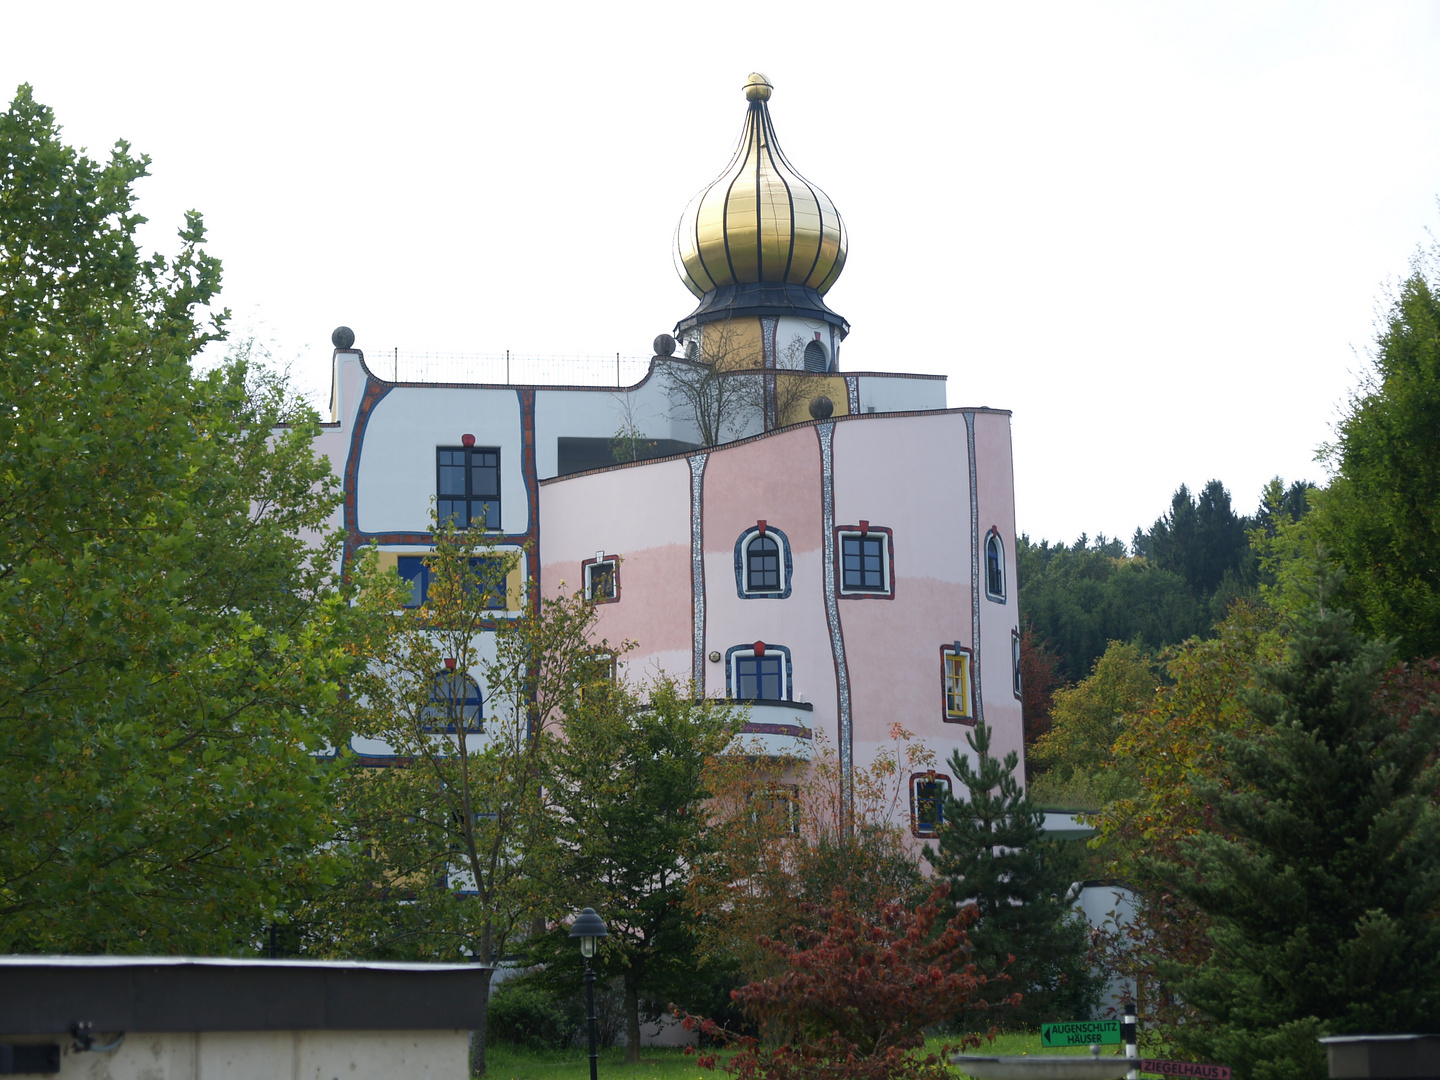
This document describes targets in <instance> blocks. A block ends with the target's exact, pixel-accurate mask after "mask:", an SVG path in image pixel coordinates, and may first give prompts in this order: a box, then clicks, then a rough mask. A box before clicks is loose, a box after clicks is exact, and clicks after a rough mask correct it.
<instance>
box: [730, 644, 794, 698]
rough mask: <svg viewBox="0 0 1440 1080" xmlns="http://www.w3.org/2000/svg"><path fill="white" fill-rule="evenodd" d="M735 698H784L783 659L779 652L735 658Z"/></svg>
mask: <svg viewBox="0 0 1440 1080" xmlns="http://www.w3.org/2000/svg"><path fill="white" fill-rule="evenodd" d="M735 696H736V697H737V698H741V699H745V700H756V701H782V700H784V698H785V657H784V655H783V654H781V653H779V652H766V653H765V654H764V655H763V656H756V655H755V654H753V653H751V654H750V655H748V656H745V655H742V656H737V657H735Z"/></svg>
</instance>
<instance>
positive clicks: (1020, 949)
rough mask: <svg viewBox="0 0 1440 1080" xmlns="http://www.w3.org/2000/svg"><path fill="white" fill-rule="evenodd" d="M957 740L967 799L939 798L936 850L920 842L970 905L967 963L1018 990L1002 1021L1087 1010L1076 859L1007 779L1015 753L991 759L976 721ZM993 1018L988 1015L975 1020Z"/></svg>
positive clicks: (1088, 977) (1090, 978) (1091, 991)
mask: <svg viewBox="0 0 1440 1080" xmlns="http://www.w3.org/2000/svg"><path fill="white" fill-rule="evenodd" d="M965 739H966V742H968V743H969V744H970V748H971V749H972V750H974V751H975V753H976V755H977V760H976V763H975V764H974V765H973V766H972V765H971V764H970V759H969V758H968V757H966V756H964V755H962V754H961V753H960V752H959V751H958V750H957V751H956V752H955V753H954V754H953V755H952V756H951V758H950V767H951V769H953V770H954V772H955V776H956V778H957V780H958V781H959V783H960V786H961V787H963V788H964V789H965V793H964V794H965V797H964V799H963V801H962V800H961V799H957V798H954V797H953V796H952V797H950V798H947V799H946V800H945V813H944V822H945V823H944V825H943V826H942V827H941V829H940V834H939V849H938V851H937V850H936V849H934V848H932V847H930V846H929V845H926V847H925V858H926V859H928V860H929V862H930V863H931V865H932V866H934V867H935V871H936V873H937V874H941V875H943V876H945V877H948V878H949V879H950V884H951V889H950V895H951V897H952V898H954V899H955V900H957V901H959V902H960V904H961V905H962V906H963V905H967V904H974V905H975V907H976V909H977V918H976V919H975V922H974V924H973V925H972V926H971V927H970V944H971V948H972V949H973V952H972V957H971V958H972V960H973V961H974V963H975V964H976V965H977V966H978V968H979V969H980V970H981V971H985V972H990V973H992V974H993V973H997V972H1000V971H1004V973H1005V974H1006V975H1008V976H1009V978H1010V982H1009V984H1008V985H1007V986H1006V992H1007V993H1009V992H1012V991H1013V992H1018V993H1019V995H1020V1000H1019V1002H1018V1003H1017V1004H1015V1005H1014V1007H1013V1008H1009V1009H1006V1010H1005V1012H1004V1013H1003V1015H1002V1016H1001V1017H1000V1020H1001V1022H1002V1023H1005V1024H1006V1025H1011V1024H1013V1025H1017V1026H1023V1027H1034V1026H1035V1025H1037V1024H1039V1023H1041V1022H1042V1021H1047V1020H1066V1019H1075V1018H1083V1017H1086V1016H1089V1015H1090V1012H1091V1010H1092V1009H1094V1008H1095V1007H1096V1005H1098V1004H1099V999H1100V984H1099V980H1098V978H1097V977H1096V976H1095V975H1094V974H1093V973H1092V972H1091V970H1090V966H1089V960H1088V952H1089V940H1088V935H1087V932H1086V927H1085V923H1084V920H1083V919H1081V917H1080V916H1079V914H1078V913H1077V912H1076V911H1075V910H1074V909H1073V908H1071V907H1070V905H1069V904H1068V903H1067V901H1066V897H1067V894H1068V893H1069V890H1070V885H1071V883H1072V881H1073V880H1074V878H1073V876H1072V873H1071V871H1072V869H1073V866H1074V858H1073V856H1072V855H1071V853H1070V852H1067V851H1066V850H1064V849H1063V848H1062V845H1061V844H1060V843H1057V842H1056V841H1052V840H1046V839H1045V838H1044V835H1043V832H1042V826H1043V824H1044V821H1045V815H1044V814H1043V813H1041V812H1040V811H1038V810H1036V809H1035V808H1034V807H1033V806H1032V805H1031V804H1030V801H1029V800H1028V799H1027V798H1026V796H1025V793H1024V792H1023V791H1022V790H1021V787H1020V783H1019V781H1018V780H1017V779H1016V777H1015V770H1016V768H1017V767H1018V765H1019V755H1018V754H1016V753H1015V751H1013V750H1012V751H1011V752H1010V753H1008V754H1007V755H1005V758H1004V760H1003V761H1001V760H999V759H997V758H995V757H993V756H992V755H991V753H990V728H989V725H987V724H985V723H984V722H983V721H981V722H980V723H979V724H978V725H977V726H976V728H975V730H974V731H973V732H971V733H969V734H967V735H966V737H965ZM991 1022H992V1019H991V1018H989V1017H986V1018H984V1019H983V1021H981V1022H980V1024H979V1026H980V1027H981V1028H985V1027H988V1026H989V1024H990V1023H991Z"/></svg>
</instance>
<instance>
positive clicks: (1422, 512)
mask: <svg viewBox="0 0 1440 1080" xmlns="http://www.w3.org/2000/svg"><path fill="white" fill-rule="evenodd" d="M1373 360H1374V365H1375V366H1374V370H1373V372H1372V373H1371V374H1370V376H1369V378H1367V380H1366V381H1365V383H1364V384H1363V385H1362V387H1361V389H1360V392H1359V393H1357V394H1356V395H1355V397H1354V398H1353V399H1352V400H1351V402H1350V408H1349V411H1348V413H1347V415H1346V416H1345V418H1344V419H1343V420H1342V421H1341V422H1340V425H1339V430H1338V432H1337V434H1338V438H1337V439H1336V442H1335V444H1334V445H1333V446H1331V447H1329V448H1328V450H1327V457H1328V461H1329V463H1330V465H1331V466H1332V467H1333V468H1334V469H1335V477H1334V479H1333V480H1332V482H1331V484H1330V486H1329V487H1328V488H1326V489H1324V490H1323V491H1319V492H1316V493H1315V495H1314V502H1315V514H1314V518H1315V520H1314V521H1313V522H1312V523H1311V530H1312V534H1313V536H1314V539H1315V540H1316V541H1317V542H1318V543H1319V544H1320V545H1321V547H1322V549H1323V551H1324V553H1325V554H1326V555H1328V556H1329V557H1331V558H1333V559H1334V560H1335V561H1337V562H1338V563H1340V564H1341V565H1342V566H1343V567H1344V568H1345V574H1344V577H1343V578H1342V579H1341V581H1340V584H1339V591H1338V593H1337V597H1336V599H1337V602H1340V603H1343V604H1345V605H1347V606H1349V607H1351V608H1352V609H1353V610H1354V611H1355V613H1356V615H1357V617H1358V618H1359V619H1360V620H1361V624H1362V625H1363V626H1364V627H1366V628H1367V629H1368V630H1369V632H1370V633H1372V634H1374V635H1375V636H1377V637H1380V638H1386V639H1389V638H1396V639H1398V640H1399V648H1400V653H1401V655H1402V656H1405V657H1421V656H1434V655H1437V654H1440V439H1437V438H1436V437H1435V433H1436V432H1437V431H1440V253H1437V251H1436V250H1432V251H1430V252H1428V253H1425V254H1422V255H1420V256H1418V257H1417V258H1416V260H1415V263H1414V266H1413V269H1412V273H1411V275H1410V276H1409V277H1408V278H1407V279H1406V280H1405V281H1404V282H1403V283H1402V284H1401V286H1400V288H1399V291H1398V292H1397V293H1396V294H1395V296H1394V297H1393V298H1392V299H1391V302H1390V305H1389V308H1388V310H1387V311H1386V313H1385V315H1384V320H1383V323H1382V325H1381V327H1380V331H1379V334H1378V335H1377V337H1376V342H1375V350H1374V353H1373Z"/></svg>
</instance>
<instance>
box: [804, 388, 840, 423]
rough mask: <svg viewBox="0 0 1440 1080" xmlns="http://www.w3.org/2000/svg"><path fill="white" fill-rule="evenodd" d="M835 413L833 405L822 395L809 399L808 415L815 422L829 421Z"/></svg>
mask: <svg viewBox="0 0 1440 1080" xmlns="http://www.w3.org/2000/svg"><path fill="white" fill-rule="evenodd" d="M834 411H835V403H834V402H833V401H831V400H830V399H829V398H828V397H826V396H825V395H824V394H821V395H819V396H818V397H813V398H811V399H810V415H811V416H812V417H813V418H814V419H816V420H829V419H830V414H831V413H833V412H834Z"/></svg>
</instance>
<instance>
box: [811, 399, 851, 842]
mask: <svg viewBox="0 0 1440 1080" xmlns="http://www.w3.org/2000/svg"><path fill="white" fill-rule="evenodd" d="M815 434H816V436H817V437H818V438H819V439H820V515H821V518H822V521H821V532H820V535H821V536H824V537H827V538H829V537H833V536H834V535H835V451H834V441H835V424H834V422H833V421H830V420H826V421H823V422H821V423H819V424H816V425H815ZM833 542H834V541H833V540H828V541H827V543H829V544H833ZM821 561H822V563H823V565H824V567H825V617H826V619H827V620H828V622H829V624H830V651H831V653H832V654H834V657H835V696H836V698H837V705H838V707H839V708H838V711H839V721H840V732H839V735H840V737H839V740H838V741H839V744H840V792H841V798H842V804H843V805H844V807H845V827H846V828H847V829H848V828H849V827H850V821H851V818H852V814H851V810H852V803H853V800H854V788H853V784H854V753H853V749H854V732H853V730H852V728H851V723H850V670H849V668H848V666H847V665H846V663H845V636H844V634H843V633H842V632H841V629H840V604H839V603H838V601H837V593H836V588H835V557H834V553H833V551H830V552H826V555H825V558H824V559H823V560H821Z"/></svg>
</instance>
